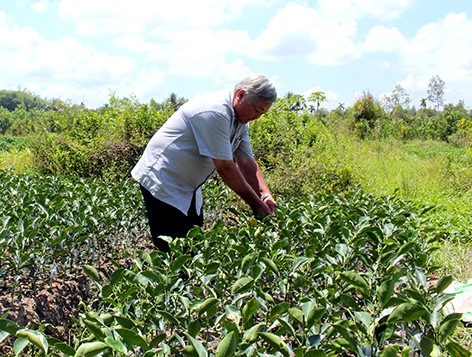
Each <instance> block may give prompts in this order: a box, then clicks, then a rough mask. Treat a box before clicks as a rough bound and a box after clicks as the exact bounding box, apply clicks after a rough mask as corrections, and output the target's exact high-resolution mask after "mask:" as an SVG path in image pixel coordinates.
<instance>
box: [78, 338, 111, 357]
mask: <svg viewBox="0 0 472 357" xmlns="http://www.w3.org/2000/svg"><path fill="white" fill-rule="evenodd" d="M107 349H109V347H108V345H107V344H106V343H104V342H99V341H96V342H86V343H83V344H81V345H80V346H79V347H78V348H77V350H76V352H75V357H91V356H96V355H98V354H100V353H102V352H103V351H105V350H107Z"/></svg>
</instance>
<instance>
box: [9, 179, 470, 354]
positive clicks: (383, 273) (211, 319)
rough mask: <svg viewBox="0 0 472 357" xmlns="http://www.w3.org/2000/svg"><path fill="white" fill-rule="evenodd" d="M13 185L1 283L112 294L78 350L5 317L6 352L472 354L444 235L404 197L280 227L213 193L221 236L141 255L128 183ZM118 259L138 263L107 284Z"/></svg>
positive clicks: (213, 233)
mask: <svg viewBox="0 0 472 357" xmlns="http://www.w3.org/2000/svg"><path fill="white" fill-rule="evenodd" d="M1 175H2V177H1V180H0V182H2V187H1V190H2V195H1V196H0V197H1V200H2V202H1V204H2V205H5V206H4V207H7V209H6V210H5V211H3V213H2V214H1V218H2V222H3V224H2V227H1V231H0V245H1V246H2V250H4V251H5V252H6V254H4V258H2V273H3V274H5V275H11V274H18V275H20V276H21V275H28V274H29V275H31V274H35V275H34V276H35V277H38V276H42V278H43V279H47V278H48V274H49V275H50V274H51V270H52V267H53V266H57V267H58V269H60V270H61V271H62V270H66V269H67V267H71V268H72V267H74V266H77V265H80V266H82V268H83V270H84V272H85V273H86V274H87V275H88V276H89V277H90V279H91V281H93V283H94V284H95V285H96V287H97V290H98V292H99V295H98V296H97V300H96V302H95V303H94V304H88V305H86V306H83V307H82V310H81V312H80V314H79V315H78V318H77V321H76V324H77V329H82V331H83V332H82V333H81V334H80V335H77V336H76V337H75V339H74V341H73V343H72V344H71V343H67V342H66V341H61V340H58V339H57V338H53V337H51V336H48V335H47V334H46V333H44V332H42V331H40V330H33V329H28V328H25V327H23V326H19V325H18V324H16V323H15V322H13V321H11V320H9V319H8V316H3V317H2V318H1V319H0V341H11V340H12V339H13V340H14V351H15V352H16V353H21V352H22V351H23V352H24V351H27V350H28V351H36V352H37V354H41V353H44V354H47V355H67V356H74V355H76V356H83V355H96V354H102V355H135V356H174V355H189V356H202V357H203V356H261V355H275V356H293V355H294V356H334V355H356V356H374V355H384V356H397V355H398V354H401V355H403V356H407V355H410V354H411V353H416V354H422V355H431V354H435V353H450V354H452V355H457V356H469V355H470V353H469V352H468V351H467V350H466V348H465V347H464V346H463V344H461V341H458V339H457V338H458V337H457V330H458V328H459V327H460V326H461V321H460V319H461V316H460V314H447V313H445V312H444V310H443V307H444V306H445V304H447V302H448V301H450V300H451V298H452V297H451V296H449V295H445V294H444V293H443V291H444V290H445V289H446V287H447V286H448V285H449V284H450V282H451V280H452V279H451V278H450V277H443V278H442V279H439V280H437V279H433V278H431V277H430V275H429V273H428V272H429V271H430V270H431V269H432V268H433V267H431V262H430V256H431V253H432V251H433V248H432V246H433V245H432V244H431V243H432V241H433V240H434V239H435V235H434V232H432V228H431V226H430V225H429V224H428V222H426V221H424V220H423V219H422V215H423V213H424V210H422V209H421V208H419V207H411V206H409V205H408V204H406V203H405V202H402V201H400V200H399V199H397V198H395V197H392V196H387V197H383V198H376V197H373V196H371V195H367V194H364V193H362V192H360V191H357V192H352V193H349V194H345V195H343V196H332V195H319V196H313V197H309V196H308V197H303V198H297V197H293V198H291V199H284V198H280V199H279V207H278V208H277V217H276V218H275V217H268V218H266V219H264V220H262V221H259V220H256V219H254V218H253V217H251V216H248V215H246V214H245V213H244V212H240V211H237V210H231V211H230V212H227V213H226V214H224V215H221V214H220V212H216V210H218V208H217V207H216V203H217V202H218V203H219V204H221V203H222V202H221V201H219V200H218V198H219V197H220V195H221V190H219V188H218V187H217V185H216V187H208V189H209V190H213V189H214V190H215V195H214V197H213V198H210V199H209V200H208V201H207V202H208V203H207V207H206V209H207V211H208V212H210V215H213V216H211V217H210V222H212V224H211V226H209V227H207V228H206V229H200V228H195V229H194V230H192V231H191V232H190V233H189V235H188V237H186V238H181V239H175V240H173V241H172V242H171V248H172V253H171V254H169V255H166V254H164V253H162V252H159V251H154V250H152V249H149V248H143V249H141V248H137V244H136V243H137V241H138V240H139V239H141V238H142V237H143V232H144V231H145V230H146V228H145V225H144V223H143V212H142V210H141V203H139V202H140V197H139V195H137V193H136V192H137V190H136V187H135V186H134V185H133V184H130V183H129V182H128V183H114V184H111V183H103V182H102V183H100V182H92V181H82V180H65V179H63V178H59V177H48V178H47V179H45V178H41V177H39V176H28V175H24V176H16V175H13V174H11V173H8V172H6V173H5V172H4V173H1ZM220 209H221V208H220ZM218 216H219V217H222V219H216V218H215V217H218ZM213 218H215V219H213ZM112 248H113V249H115V250H116V253H115V254H114V255H112V256H111V258H112V259H118V258H119V257H120V254H121V256H123V254H125V253H126V254H127V255H128V256H129V257H130V258H133V263H132V264H131V265H130V266H128V267H123V266H120V264H118V263H116V268H115V269H114V271H113V272H111V273H110V274H104V273H103V271H102V270H101V269H100V267H99V266H97V265H96V262H97V261H100V259H99V258H98V257H99V256H103V255H106V254H111V253H110V252H109V251H107V250H109V249H112ZM118 252H119V254H118ZM6 288H7V289H9V290H10V291H12V290H14V289H20V288H21V287H20V286H15V285H11V286H7V287H6ZM32 353H33V352H32Z"/></svg>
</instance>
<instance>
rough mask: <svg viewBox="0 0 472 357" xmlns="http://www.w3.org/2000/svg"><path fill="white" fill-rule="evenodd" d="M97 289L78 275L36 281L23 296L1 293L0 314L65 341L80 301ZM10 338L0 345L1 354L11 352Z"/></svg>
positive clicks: (69, 338)
mask: <svg viewBox="0 0 472 357" xmlns="http://www.w3.org/2000/svg"><path fill="white" fill-rule="evenodd" d="M96 294H97V291H96V289H94V287H93V286H92V285H91V282H90V279H89V278H88V277H86V276H84V275H75V276H70V277H67V278H63V279H52V280H50V281H37V282H35V289H34V290H33V289H31V290H29V291H22V294H20V295H16V296H15V295H13V296H12V294H11V293H9V292H5V291H1V292H0V316H2V317H6V318H7V319H8V320H11V321H13V322H15V323H16V324H17V325H18V326H19V327H20V328H30V329H34V330H36V329H38V328H42V329H43V331H44V333H45V334H46V335H48V336H50V337H56V338H58V339H60V340H61V341H64V342H66V343H69V344H70V343H73V341H71V334H70V333H71V329H72V328H73V325H72V323H73V322H72V321H73V320H72V319H73V317H76V318H77V317H78V312H79V310H80V308H79V304H80V303H81V302H84V303H88V302H90V301H91V300H92V299H93V297H94V296H97V295H96ZM11 342H12V341H11V340H7V341H6V343H5V341H4V343H2V344H1V345H0V354H1V355H4V354H9V353H11V352H12V350H11V348H12V346H11Z"/></svg>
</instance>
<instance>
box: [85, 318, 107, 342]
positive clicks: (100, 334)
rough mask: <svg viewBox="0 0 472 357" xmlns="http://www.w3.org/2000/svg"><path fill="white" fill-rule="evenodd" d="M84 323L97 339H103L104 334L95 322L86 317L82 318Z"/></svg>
mask: <svg viewBox="0 0 472 357" xmlns="http://www.w3.org/2000/svg"><path fill="white" fill-rule="evenodd" d="M84 325H85V326H87V328H88V329H89V330H90V332H92V333H93V335H94V336H95V337H96V338H98V339H99V340H103V339H104V338H105V334H104V333H103V331H102V329H101V327H100V326H99V325H98V324H97V323H95V322H94V321H90V320H88V319H85V320H84Z"/></svg>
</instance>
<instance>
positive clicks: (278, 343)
mask: <svg viewBox="0 0 472 357" xmlns="http://www.w3.org/2000/svg"><path fill="white" fill-rule="evenodd" d="M259 336H261V337H262V339H263V340H264V341H265V342H267V343H268V344H269V346H271V347H272V349H273V350H274V351H278V352H281V353H282V354H283V355H284V356H289V352H288V347H287V344H286V343H285V342H284V340H283V339H282V338H281V337H280V336H278V335H276V334H273V333H271V332H259Z"/></svg>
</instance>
